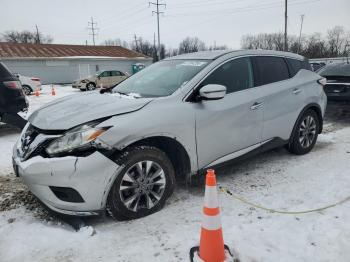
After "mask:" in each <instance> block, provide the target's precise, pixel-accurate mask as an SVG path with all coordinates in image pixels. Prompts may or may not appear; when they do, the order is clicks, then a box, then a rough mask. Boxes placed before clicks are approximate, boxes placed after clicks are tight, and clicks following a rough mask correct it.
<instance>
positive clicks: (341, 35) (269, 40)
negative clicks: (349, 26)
mask: <svg viewBox="0 0 350 262" xmlns="http://www.w3.org/2000/svg"><path fill="white" fill-rule="evenodd" d="M283 43H284V42H283V34H282V33H271V34H258V35H245V36H243V37H242V40H241V46H242V48H246V49H269V50H283ZM288 46H289V51H290V52H293V53H297V52H298V50H299V54H301V55H303V56H306V57H308V58H322V57H337V56H346V55H347V54H348V53H349V49H350V32H348V33H346V32H345V31H344V28H343V27H341V26H335V27H334V28H332V29H330V30H328V32H327V36H326V37H325V38H324V37H322V35H321V34H320V33H314V34H312V35H304V36H302V37H301V39H300V42H299V40H298V37H296V36H293V35H290V36H288Z"/></svg>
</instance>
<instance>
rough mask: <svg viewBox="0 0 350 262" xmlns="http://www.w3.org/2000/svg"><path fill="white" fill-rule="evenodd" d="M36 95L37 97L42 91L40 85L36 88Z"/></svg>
mask: <svg viewBox="0 0 350 262" xmlns="http://www.w3.org/2000/svg"><path fill="white" fill-rule="evenodd" d="M35 96H37V97H38V96H40V91H39V88H38V87H37V88H36V89H35Z"/></svg>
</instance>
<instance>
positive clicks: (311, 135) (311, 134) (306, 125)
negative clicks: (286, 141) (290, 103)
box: [299, 115, 316, 148]
mask: <svg viewBox="0 0 350 262" xmlns="http://www.w3.org/2000/svg"><path fill="white" fill-rule="evenodd" d="M315 137H316V120H315V119H314V118H313V117H312V116H310V115H308V116H306V117H305V118H304V119H303V121H302V122H301V125H300V129H299V143H300V145H301V146H302V147H303V148H308V147H309V146H310V145H312V143H313V142H314V139H315Z"/></svg>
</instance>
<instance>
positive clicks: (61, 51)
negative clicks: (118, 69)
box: [0, 42, 149, 59]
mask: <svg viewBox="0 0 350 262" xmlns="http://www.w3.org/2000/svg"><path fill="white" fill-rule="evenodd" d="M63 57H70V58H72V57H90V58H91V57H108V58H124V59H128V58H149V57H148V56H145V55H143V54H141V53H138V52H135V51H132V50H130V49H127V48H124V47H121V46H88V45H59V44H23V43H10V42H0V58H63Z"/></svg>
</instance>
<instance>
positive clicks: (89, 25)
mask: <svg viewBox="0 0 350 262" xmlns="http://www.w3.org/2000/svg"><path fill="white" fill-rule="evenodd" d="M95 25H97V23H96V22H94V18H93V17H91V22H88V29H89V30H91V34H89V35H92V42H93V44H94V45H95V36H97V33H96V32H97V30H98V28H96V27H95Z"/></svg>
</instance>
